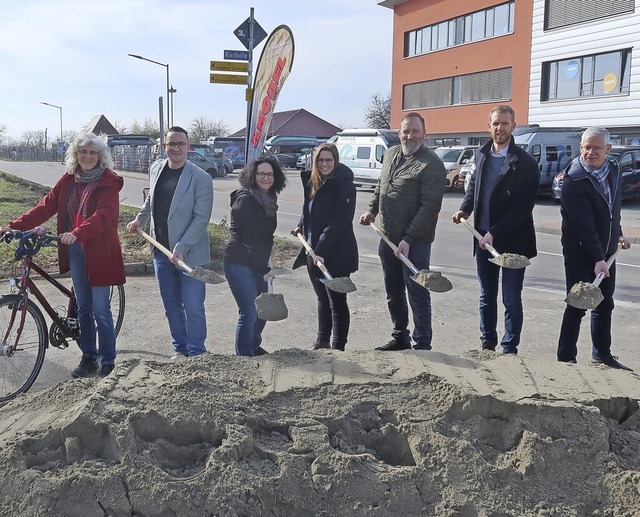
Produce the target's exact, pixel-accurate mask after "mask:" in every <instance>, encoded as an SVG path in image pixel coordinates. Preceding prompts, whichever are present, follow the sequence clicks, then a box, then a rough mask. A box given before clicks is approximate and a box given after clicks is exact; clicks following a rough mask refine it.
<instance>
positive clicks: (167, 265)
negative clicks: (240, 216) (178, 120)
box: [127, 126, 213, 359]
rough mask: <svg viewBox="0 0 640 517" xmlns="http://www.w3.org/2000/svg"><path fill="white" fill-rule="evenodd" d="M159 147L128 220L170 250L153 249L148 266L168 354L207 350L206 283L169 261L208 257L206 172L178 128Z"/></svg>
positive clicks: (192, 262) (194, 262)
mask: <svg viewBox="0 0 640 517" xmlns="http://www.w3.org/2000/svg"><path fill="white" fill-rule="evenodd" d="M162 146H163V148H164V149H165V151H166V153H167V159H165V160H157V161H155V162H154V163H153V164H152V165H151V167H150V168H149V187H150V188H149V195H148V196H147V199H146V200H145V202H144V204H143V205H142V208H141V209H140V213H139V214H138V215H137V216H136V218H135V219H134V220H133V221H131V222H130V223H129V224H128V225H127V231H128V232H130V233H136V231H137V229H138V228H142V227H143V226H145V225H146V224H147V223H150V233H151V235H152V236H153V237H155V239H156V240H157V241H158V242H160V244H162V245H164V246H165V247H166V248H168V249H170V250H172V251H173V257H172V258H171V259H169V258H167V256H166V255H164V254H163V253H162V252H160V251H158V250H154V253H153V265H154V267H155V273H156V279H157V281H158V287H159V289H160V295H161V296H162V303H163V304H164V310H165V314H166V316H167V320H168V321H169V329H170V331H171V337H172V340H173V343H172V344H173V349H174V352H175V353H174V355H173V357H172V358H173V359H181V358H183V357H187V356H194V355H200V354H203V353H204V352H206V348H205V345H204V341H205V338H206V337H207V322H206V319H205V314H204V298H205V284H204V283H203V282H201V281H200V280H196V279H195V278H192V277H190V276H188V275H186V274H185V273H184V272H183V271H181V270H180V269H179V268H178V267H176V266H175V265H174V263H175V261H177V260H183V261H184V262H185V263H186V264H187V265H189V266H191V267H196V266H203V265H205V264H207V263H208V262H210V261H211V255H210V248H209V232H208V230H207V226H208V224H209V219H210V218H211V210H212V208H213V183H212V181H211V177H210V176H209V175H208V174H207V173H206V172H204V171H203V170H202V169H200V168H199V167H196V166H195V165H194V164H192V163H191V162H189V161H188V160H187V151H188V150H189V147H190V146H189V135H188V134H187V132H186V131H185V130H184V129H183V128H181V127H179V126H173V127H171V128H169V129H168V130H167V132H166V133H165V137H164V143H163V144H162Z"/></svg>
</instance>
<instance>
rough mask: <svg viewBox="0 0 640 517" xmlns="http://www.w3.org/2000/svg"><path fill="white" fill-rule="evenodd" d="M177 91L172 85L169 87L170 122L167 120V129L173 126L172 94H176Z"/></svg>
mask: <svg viewBox="0 0 640 517" xmlns="http://www.w3.org/2000/svg"><path fill="white" fill-rule="evenodd" d="M177 91H178V90H176V89H175V88H174V87H173V85H171V88H170V89H169V93H170V94H171V112H170V115H171V120H169V127H171V126H173V94H174V93H176V92H177Z"/></svg>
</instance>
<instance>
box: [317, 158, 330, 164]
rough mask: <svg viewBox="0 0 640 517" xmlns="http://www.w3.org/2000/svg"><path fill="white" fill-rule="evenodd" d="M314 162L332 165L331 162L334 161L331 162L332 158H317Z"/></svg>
mask: <svg viewBox="0 0 640 517" xmlns="http://www.w3.org/2000/svg"><path fill="white" fill-rule="evenodd" d="M316 161H317V162H318V163H326V164H329V163H333V161H334V160H333V158H318V159H317V160H316Z"/></svg>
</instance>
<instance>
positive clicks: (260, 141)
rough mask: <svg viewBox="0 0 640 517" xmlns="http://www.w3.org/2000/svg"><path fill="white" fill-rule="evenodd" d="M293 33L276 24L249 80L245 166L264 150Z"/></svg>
mask: <svg viewBox="0 0 640 517" xmlns="http://www.w3.org/2000/svg"><path fill="white" fill-rule="evenodd" d="M293 51H294V44H293V34H292V32H291V29H289V27H287V26H286V25H280V26H279V27H277V28H276V29H275V30H274V31H273V32H272V33H271V34H270V35H269V39H267V42H266V43H265V45H264V49H263V50H262V54H261V55H260V61H258V67H257V68H256V73H255V79H254V81H253V100H252V104H251V119H250V123H249V128H248V132H247V163H249V162H252V161H253V160H255V159H256V158H259V157H260V155H261V154H262V150H263V149H264V143H265V140H266V139H267V132H268V131H269V125H270V124H271V119H272V118H273V112H274V111H275V109H276V101H277V100H278V95H279V94H280V90H281V89H282V85H283V84H284V82H285V80H286V79H287V77H289V72H290V71H291V65H292V64H293Z"/></svg>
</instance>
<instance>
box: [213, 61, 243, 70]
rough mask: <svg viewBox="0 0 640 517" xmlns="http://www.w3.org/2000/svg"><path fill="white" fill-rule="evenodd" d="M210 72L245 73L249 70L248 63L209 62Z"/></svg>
mask: <svg viewBox="0 0 640 517" xmlns="http://www.w3.org/2000/svg"><path fill="white" fill-rule="evenodd" d="M210 67H211V71H212V72H218V71H220V72H246V71H247V70H249V63H243V62H240V63H236V62H234V61H211V65H210Z"/></svg>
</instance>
